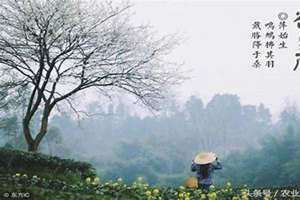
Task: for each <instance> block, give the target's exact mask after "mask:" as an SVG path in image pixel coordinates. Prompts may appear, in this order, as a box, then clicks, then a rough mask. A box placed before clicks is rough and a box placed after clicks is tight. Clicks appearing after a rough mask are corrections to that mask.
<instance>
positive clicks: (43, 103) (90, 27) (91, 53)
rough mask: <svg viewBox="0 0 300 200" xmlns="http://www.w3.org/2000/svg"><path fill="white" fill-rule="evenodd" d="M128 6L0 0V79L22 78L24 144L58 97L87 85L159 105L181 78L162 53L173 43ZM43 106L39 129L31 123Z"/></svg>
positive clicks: (61, 0) (17, 81)
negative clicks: (137, 21) (134, 19)
mask: <svg viewBox="0 0 300 200" xmlns="http://www.w3.org/2000/svg"><path fill="white" fill-rule="evenodd" d="M130 7H131V6H130V5H129V4H127V3H119V4H117V5H114V3H112V2H109V1H95V2H93V3H91V2H90V1H80V0H0V70H1V73H2V75H1V78H0V81H1V83H7V82H8V80H10V79H11V78H7V77H13V82H14V83H13V84H8V85H10V86H13V85H27V86H28V87H29V88H30V91H31V94H30V96H29V99H28V105H27V111H26V114H25V116H24V120H23V130H24V135H25V138H26V141H27V142H28V144H31V143H32V144H35V143H37V145H38V144H39V142H40V141H41V140H42V138H43V137H44V135H45V134H46V132H47V125H48V118H49V115H50V113H51V111H52V109H53V108H54V107H55V106H56V104H57V103H59V102H61V101H63V100H66V99H68V98H69V97H71V96H73V95H74V94H76V93H78V92H80V91H83V90H87V89H89V88H98V89H99V90H101V91H103V92H107V93H109V92H110V91H119V90H120V91H125V92H127V93H129V94H133V95H134V96H135V97H137V99H138V100H140V102H142V103H143V104H145V105H147V106H150V107H153V108H157V105H158V103H159V100H161V99H163V98H164V95H165V93H166V92H167V90H168V89H169V88H170V86H172V85H174V84H176V83H178V81H179V80H180V77H179V73H178V71H177V67H176V65H173V66H171V63H168V62H166V61H165V60H164V57H165V56H166V55H167V54H168V53H169V52H170V50H172V49H173V48H174V47H175V46H176V45H177V44H178V42H177V40H176V39H175V38H174V37H172V36H163V37H160V38H159V37H157V36H156V34H154V32H153V31H151V29H150V28H149V27H148V26H134V25H132V24H131V23H130ZM40 108H42V109H43V118H42V122H41V129H40V132H39V134H37V136H36V137H35V138H34V137H33V136H32V134H31V133H30V130H29V126H28V125H29V122H30V121H31V119H32V117H33V116H34V115H35V113H36V111H37V110H38V109H40Z"/></svg>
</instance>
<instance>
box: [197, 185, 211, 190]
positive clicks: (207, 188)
mask: <svg viewBox="0 0 300 200" xmlns="http://www.w3.org/2000/svg"><path fill="white" fill-rule="evenodd" d="M209 187H210V185H208V184H199V189H202V190H207V191H208V190H209Z"/></svg>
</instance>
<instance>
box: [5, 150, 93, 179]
mask: <svg viewBox="0 0 300 200" xmlns="http://www.w3.org/2000/svg"><path fill="white" fill-rule="evenodd" d="M0 172H10V173H16V172H22V173H26V174H29V175H36V174H42V175H47V174H51V175H52V174H53V175H54V176H56V177H66V176H67V175H70V176H72V175H76V176H77V177H80V178H85V177H89V176H95V175H96V174H95V170H94V169H93V167H92V166H91V165H90V164H89V163H85V162H78V161H74V160H70V159H61V158H58V157H52V156H47V155H44V154H39V153H28V152H23V151H18V150H11V149H5V148H0ZM49 172H50V173H49ZM74 177H75V176H74Z"/></svg>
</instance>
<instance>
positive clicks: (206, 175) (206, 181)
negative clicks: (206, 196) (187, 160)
mask: <svg viewBox="0 0 300 200" xmlns="http://www.w3.org/2000/svg"><path fill="white" fill-rule="evenodd" d="M215 161H216V163H214V162H215ZM216 169H222V165H221V163H219V162H218V157H217V156H216V154H214V153H212V152H205V153H199V154H198V155H197V156H196V157H195V159H194V160H193V163H192V166H191V170H192V172H197V180H198V188H201V189H205V190H208V189H209V187H210V186H211V184H212V173H213V171H214V170H216Z"/></svg>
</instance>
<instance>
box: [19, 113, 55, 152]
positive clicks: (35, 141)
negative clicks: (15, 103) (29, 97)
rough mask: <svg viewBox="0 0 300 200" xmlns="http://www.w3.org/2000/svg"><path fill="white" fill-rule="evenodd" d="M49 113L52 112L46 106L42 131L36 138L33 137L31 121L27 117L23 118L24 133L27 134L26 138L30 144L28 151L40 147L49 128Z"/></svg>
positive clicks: (34, 150) (33, 150)
mask: <svg viewBox="0 0 300 200" xmlns="http://www.w3.org/2000/svg"><path fill="white" fill-rule="evenodd" d="M49 114H50V111H49V109H47V108H45V110H44V113H43V118H42V121H41V128H40V131H39V133H38V135H37V136H36V138H34V139H33V138H32V135H31V131H30V127H29V124H30V121H29V120H26V118H25V119H24V120H23V134H24V136H25V139H26V142H27V145H28V151H30V152H37V151H38V147H39V145H40V143H41V141H42V139H43V138H44V136H45V135H46V133H47V130H48V119H49Z"/></svg>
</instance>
